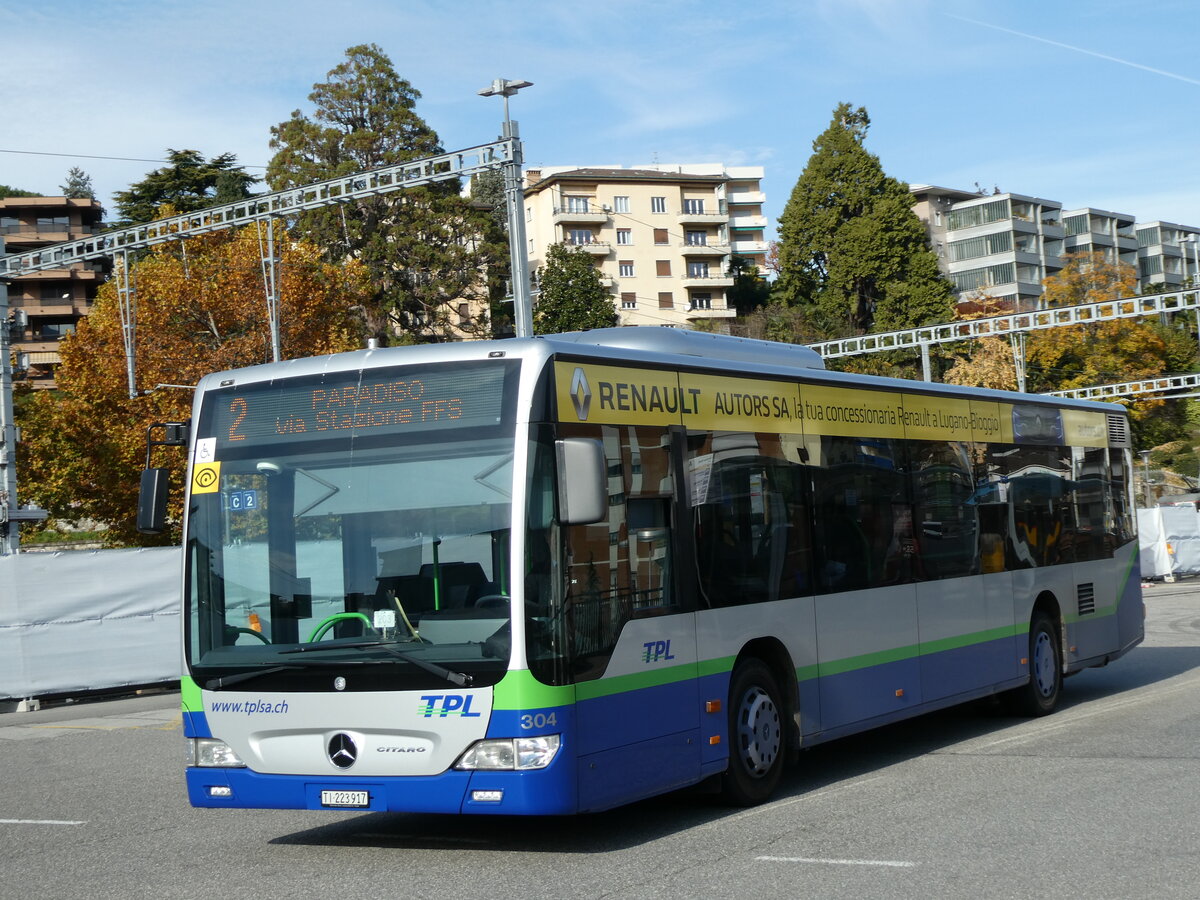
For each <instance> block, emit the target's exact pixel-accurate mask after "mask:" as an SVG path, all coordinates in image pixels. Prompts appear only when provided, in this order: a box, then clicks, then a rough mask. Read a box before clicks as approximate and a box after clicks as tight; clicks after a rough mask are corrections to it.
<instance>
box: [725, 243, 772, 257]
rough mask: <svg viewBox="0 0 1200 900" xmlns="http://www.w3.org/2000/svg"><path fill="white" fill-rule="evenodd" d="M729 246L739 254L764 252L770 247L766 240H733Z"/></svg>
mask: <svg viewBox="0 0 1200 900" xmlns="http://www.w3.org/2000/svg"><path fill="white" fill-rule="evenodd" d="M730 247H731V248H732V250H733V252H734V253H737V254H739V255H746V254H750V253H766V252H767V250H768V249H770V247H769V245H768V243H767V242H766V241H734V242H733V243H732V244H731V245H730Z"/></svg>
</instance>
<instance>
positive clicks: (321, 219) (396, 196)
mask: <svg viewBox="0 0 1200 900" xmlns="http://www.w3.org/2000/svg"><path fill="white" fill-rule="evenodd" d="M420 96H421V95H420V92H419V91H417V89H416V88H414V87H413V86H412V85H411V84H410V83H409V82H408V81H406V80H405V79H403V78H401V77H400V76H399V75H398V74H397V73H396V71H395V69H394V68H393V67H392V61H391V60H390V59H389V58H388V56H387V55H386V54H385V53H384V52H383V51H382V50H381V49H380V48H379V47H377V46H376V45H374V44H363V45H359V46H356V47H351V48H350V49H348V50H347V51H346V59H345V61H344V62H342V63H340V64H338V65H337V66H335V67H334V68H333V69H331V70H330V72H329V74H328V80H327V81H325V82H322V83H318V84H315V85H313V90H312V93H310V94H309V95H308V99H309V101H310V102H311V103H312V105H313V112H312V114H311V116H310V115H306V114H305V113H303V112H301V111H300V110H295V111H294V112H293V113H292V115H291V117H290V118H289V119H288V120H287V121H286V122H282V123H280V124H279V125H276V126H274V127H272V129H271V148H272V149H273V150H275V151H276V152H275V155H274V156H273V157H272V158H271V160H270V163H269V164H268V166H267V183H268V184H269V185H270V187H271V188H272V189H273V190H277V191H278V190H284V189H286V188H289V187H296V186H300V185H305V184H309V183H311V182H313V181H319V180H323V179H328V178H335V177H338V176H342V175H350V174H353V173H355V172H362V171H364V170H368V169H376V168H380V167H382V166H389V165H395V164H398V163H403V162H407V161H409V160H413V159H418V158H421V157H426V156H433V155H435V154H438V153H441V152H442V146H441V141H440V139H439V138H438V135H437V133H436V132H435V131H434V130H433V129H432V128H430V127H429V125H427V124H426V123H425V120H424V119H422V118H421V117H420V116H419V115H418V114H417V113H416V102H417V100H418V99H419V98H420ZM489 216H490V211H489V210H481V209H479V208H477V207H475V206H473V205H472V204H471V203H470V202H469V201H468V200H466V199H464V198H463V197H461V196H459V184H458V180H457V179H449V180H446V181H442V182H438V183H436V184H431V185H426V186H422V187H411V188H406V189H404V190H401V191H394V192H392V193H389V194H385V195H382V196H377V197H371V198H368V199H362V200H358V201H355V202H354V203H351V204H342V205H339V206H337V207H334V208H329V209H324V210H314V211H311V212H307V213H304V214H303V215H301V216H300V217H299V220H298V225H297V228H296V232H297V233H298V234H300V235H303V236H305V237H306V238H308V239H310V240H312V241H314V242H316V243H317V244H318V245H319V246H321V247H322V248H324V249H325V251H326V253H327V257H328V258H329V259H331V260H336V259H340V258H343V257H346V256H349V257H353V258H355V259H358V260H360V261H361V262H362V263H363V264H364V265H365V266H366V267H367V269H368V271H369V272H370V273H371V281H372V283H373V285H374V286H375V290H374V296H373V297H372V298H371V299H370V302H369V303H368V304H366V306H365V307H364V314H365V318H366V322H367V327H368V329H369V330H370V332H371V333H372V334H373V335H374V336H375V337H377V338H380V339H382V340H384V341H386V340H388V339H389V338H390V337H392V336H393V335H394V333H395V332H396V331H403V332H408V333H409V334H412V335H416V336H418V337H421V338H430V337H432V338H438V337H443V336H446V335H448V334H449V333H450V330H451V326H452V325H457V317H456V316H455V315H454V310H455V309H456V308H457V306H458V303H459V302H460V301H462V300H463V299H466V298H472V297H476V298H480V299H482V297H483V295H486V294H487V292H488V288H489V286H488V284H487V282H486V275H485V272H486V270H487V268H488V266H489V265H491V264H492V263H494V262H497V261H501V260H503V259H505V258H506V255H507V249H506V248H504V247H497V245H496V244H495V241H494V231H493V230H492V229H490V228H489V223H490V218H489ZM501 251H502V252H501ZM493 287H496V288H497V289H502V288H501V287H500V286H498V285H494V286H493ZM485 327H486V323H479V330H481V331H482V330H484V329H485Z"/></svg>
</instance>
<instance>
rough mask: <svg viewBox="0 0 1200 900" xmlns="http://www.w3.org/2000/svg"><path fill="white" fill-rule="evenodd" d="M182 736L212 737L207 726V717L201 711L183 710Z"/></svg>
mask: <svg viewBox="0 0 1200 900" xmlns="http://www.w3.org/2000/svg"><path fill="white" fill-rule="evenodd" d="M183 736H184V737H190V738H206V737H212V736H213V733H212V730H211V729H210V728H209V727H208V717H207V716H205V715H204V713H202V712H188V711H187V710H186V709H185V710H184V711H183Z"/></svg>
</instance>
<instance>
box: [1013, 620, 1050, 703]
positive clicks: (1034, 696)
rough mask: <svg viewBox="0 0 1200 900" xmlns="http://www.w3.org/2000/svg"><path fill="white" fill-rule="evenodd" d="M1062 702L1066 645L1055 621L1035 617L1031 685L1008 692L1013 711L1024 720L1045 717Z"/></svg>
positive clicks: (1030, 634)
mask: <svg viewBox="0 0 1200 900" xmlns="http://www.w3.org/2000/svg"><path fill="white" fill-rule="evenodd" d="M1061 698H1062V645H1061V644H1060V643H1059V640H1058V629H1057V628H1055V627H1054V620H1053V619H1051V618H1050V616H1048V615H1046V613H1044V612H1038V613H1035V614H1034V616H1033V619H1032V621H1031V622H1030V623H1029V683H1028V684H1025V685H1022V686H1021V687H1019V688H1015V689H1013V690H1011V691H1009V692H1008V696H1007V697H1006V698H1005V699H1006V700H1007V701H1008V706H1009V709H1010V710H1011V711H1012V712H1014V713H1016V714H1018V715H1022V716H1045V715H1049V714H1050V713H1052V712H1054V710H1056V709H1057V708H1058V703H1059V700H1060V699H1061Z"/></svg>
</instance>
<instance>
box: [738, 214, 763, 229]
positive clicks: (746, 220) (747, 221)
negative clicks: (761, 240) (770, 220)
mask: <svg viewBox="0 0 1200 900" xmlns="http://www.w3.org/2000/svg"><path fill="white" fill-rule="evenodd" d="M729 226H730V227H731V228H766V227H767V217H766V216H730V217H729Z"/></svg>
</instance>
